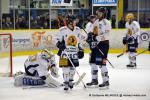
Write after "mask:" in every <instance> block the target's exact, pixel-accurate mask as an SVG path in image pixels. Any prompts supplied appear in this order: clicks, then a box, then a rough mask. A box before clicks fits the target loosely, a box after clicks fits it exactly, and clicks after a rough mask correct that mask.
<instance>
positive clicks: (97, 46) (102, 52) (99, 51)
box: [82, 28, 115, 68]
mask: <svg viewBox="0 0 150 100" xmlns="http://www.w3.org/2000/svg"><path fill="white" fill-rule="evenodd" d="M82 29H83V30H84V32H85V33H86V34H88V33H87V32H86V31H85V29H84V28H82ZM96 47H97V48H98V46H96ZM98 50H99V52H100V53H101V54H102V55H103V56H104V53H103V52H102V50H101V49H100V48H98ZM106 60H107V61H108V63H109V64H110V66H111V67H112V68H115V67H114V66H113V64H112V63H111V62H110V61H109V60H108V59H107V58H106Z"/></svg>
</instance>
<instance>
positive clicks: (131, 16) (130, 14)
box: [126, 13, 134, 20]
mask: <svg viewBox="0 0 150 100" xmlns="http://www.w3.org/2000/svg"><path fill="white" fill-rule="evenodd" d="M129 19H134V15H133V13H128V14H127V15H126V20H129Z"/></svg>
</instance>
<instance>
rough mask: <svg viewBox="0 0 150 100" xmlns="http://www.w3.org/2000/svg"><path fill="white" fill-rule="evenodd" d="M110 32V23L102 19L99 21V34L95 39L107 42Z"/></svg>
mask: <svg viewBox="0 0 150 100" xmlns="http://www.w3.org/2000/svg"><path fill="white" fill-rule="evenodd" d="M110 30H111V24H110V21H108V20H107V19H102V20H101V21H99V32H98V36H97V37H96V39H97V40H98V41H105V40H109V33H110Z"/></svg>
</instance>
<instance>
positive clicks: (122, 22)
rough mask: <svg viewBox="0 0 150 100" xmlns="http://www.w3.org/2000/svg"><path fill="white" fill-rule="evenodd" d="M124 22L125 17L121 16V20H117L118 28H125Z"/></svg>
mask: <svg viewBox="0 0 150 100" xmlns="http://www.w3.org/2000/svg"><path fill="white" fill-rule="evenodd" d="M125 24H126V21H125V18H124V17H121V20H120V21H119V22H118V28H125Z"/></svg>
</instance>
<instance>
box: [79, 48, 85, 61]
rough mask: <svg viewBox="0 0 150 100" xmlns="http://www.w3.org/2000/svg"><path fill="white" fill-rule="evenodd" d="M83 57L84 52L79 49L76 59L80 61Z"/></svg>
mask: <svg viewBox="0 0 150 100" xmlns="http://www.w3.org/2000/svg"><path fill="white" fill-rule="evenodd" d="M83 57H84V50H83V49H80V50H79V51H78V58H79V59H82V58H83Z"/></svg>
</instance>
